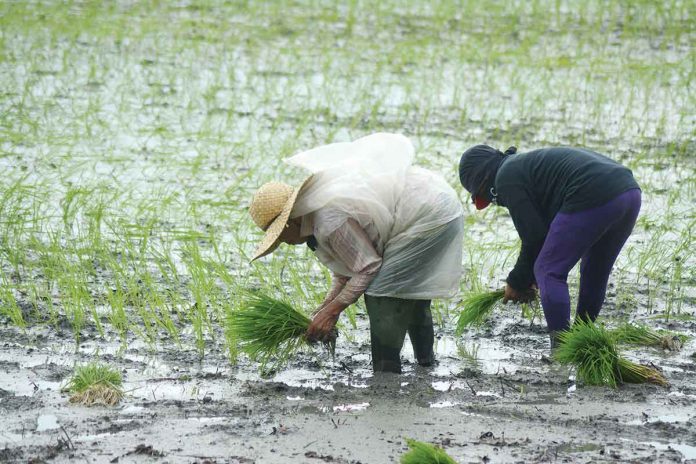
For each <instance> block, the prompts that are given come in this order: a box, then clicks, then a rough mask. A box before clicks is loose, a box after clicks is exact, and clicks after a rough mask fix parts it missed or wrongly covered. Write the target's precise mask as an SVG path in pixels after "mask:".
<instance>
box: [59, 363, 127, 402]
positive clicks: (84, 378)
mask: <svg viewBox="0 0 696 464" xmlns="http://www.w3.org/2000/svg"><path fill="white" fill-rule="evenodd" d="M122 383H123V379H122V378H121V374H120V373H119V372H118V371H117V370H115V369H112V368H111V367H109V366H105V365H102V364H96V363H91V364H87V365H85V366H79V367H77V368H75V373H74V374H73V376H72V378H71V379H70V380H69V381H68V383H67V385H66V386H65V387H64V388H63V391H68V392H70V393H72V395H71V396H70V402H71V403H79V404H83V405H86V406H91V405H93V404H104V405H107V406H113V405H115V404H117V403H118V402H119V401H121V398H123V388H122V387H121V385H122Z"/></svg>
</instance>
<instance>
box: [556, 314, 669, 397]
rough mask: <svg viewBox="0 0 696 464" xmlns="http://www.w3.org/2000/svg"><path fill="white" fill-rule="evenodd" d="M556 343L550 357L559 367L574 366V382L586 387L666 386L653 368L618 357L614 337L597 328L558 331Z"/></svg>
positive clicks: (590, 325) (588, 325)
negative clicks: (651, 384) (556, 345)
mask: <svg viewBox="0 0 696 464" xmlns="http://www.w3.org/2000/svg"><path fill="white" fill-rule="evenodd" d="M559 340H560V343H559V346H558V348H556V350H555V351H554V353H553V356H554V358H555V359H556V360H557V361H558V362H560V363H561V364H570V365H573V366H575V367H576V369H577V376H578V379H579V380H582V381H583V382H585V383H586V384H588V385H609V386H611V387H614V388H615V387H616V386H617V385H618V384H621V383H655V384H658V385H663V386H666V385H667V384H668V383H667V379H665V378H664V376H663V375H662V373H661V372H660V371H658V370H657V369H655V368H654V367H651V366H644V365H641V364H636V363H634V362H631V361H629V360H627V359H625V358H622V357H621V355H620V353H619V350H618V347H617V340H616V337H615V336H614V335H612V333H611V332H609V331H608V330H606V329H605V328H604V327H602V326H600V325H597V324H594V323H592V322H578V323H576V324H574V325H573V327H572V328H571V329H570V330H568V331H565V332H562V333H561V334H560V335H559Z"/></svg>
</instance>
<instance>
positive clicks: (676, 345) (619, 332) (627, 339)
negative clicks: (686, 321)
mask: <svg viewBox="0 0 696 464" xmlns="http://www.w3.org/2000/svg"><path fill="white" fill-rule="evenodd" d="M612 333H613V334H614V337H615V338H616V341H617V342H619V343H623V344H625V345H636V346H652V347H655V348H662V349H665V350H670V351H679V350H680V349H681V347H682V345H684V343H685V342H686V341H687V340H688V337H687V336H686V335H682V334H679V333H676V332H670V331H668V330H654V329H652V328H650V327H648V326H646V325H638V324H630V323H627V324H624V325H622V326H620V327H618V328H616V329H614V330H613V331H612Z"/></svg>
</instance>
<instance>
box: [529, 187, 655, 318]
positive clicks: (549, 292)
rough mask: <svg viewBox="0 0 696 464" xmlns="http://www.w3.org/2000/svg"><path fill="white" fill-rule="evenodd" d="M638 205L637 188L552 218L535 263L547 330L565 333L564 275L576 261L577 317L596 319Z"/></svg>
mask: <svg viewBox="0 0 696 464" xmlns="http://www.w3.org/2000/svg"><path fill="white" fill-rule="evenodd" d="M640 203H641V192H640V189H632V190H628V191H626V192H624V193H622V194H620V195H619V196H617V197H616V198H614V199H613V200H611V201H609V202H608V203H605V204H604V205H602V206H598V207H596V208H591V209H588V210H584V211H577V212H574V213H558V214H556V217H554V219H553V221H552V222H551V226H550V227H549V232H548V234H547V235H546V240H545V241H544V246H543V247H542V248H541V251H540V252H539V256H538V257H537V259H536V261H535V263H534V276H535V277H536V281H537V285H538V287H539V292H540V294H541V305H542V307H543V308H544V316H546V323H547V325H548V328H549V330H551V331H557V330H566V329H568V327H569V325H570V295H569V293H568V282H567V280H568V273H569V272H570V270H571V269H572V268H573V266H575V265H576V264H577V262H578V261H580V260H582V262H581V263H580V294H579V295H578V307H577V312H576V317H579V318H583V319H586V320H587V319H589V320H593V321H594V320H595V318H596V317H597V315H598V314H599V310H600V309H601V308H602V303H604V296H605V294H606V291H607V282H608V281H609V274H610V273H611V269H612V267H613V266H614V262H615V261H616V258H617V256H619V252H620V251H621V248H622V247H623V246H624V243H626V240H627V239H628V236H629V235H631V231H632V230H633V226H634V225H635V223H636V218H637V217H638V212H639V211H640Z"/></svg>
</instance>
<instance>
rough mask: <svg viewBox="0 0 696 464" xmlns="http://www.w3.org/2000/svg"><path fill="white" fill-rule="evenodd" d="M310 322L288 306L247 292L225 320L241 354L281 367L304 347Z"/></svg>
mask: <svg viewBox="0 0 696 464" xmlns="http://www.w3.org/2000/svg"><path fill="white" fill-rule="evenodd" d="M310 323H311V320H310V319H309V318H308V317H307V316H306V315H305V314H304V313H302V312H300V311H298V310H296V309H295V308H293V307H292V306H291V305H290V304H288V303H286V302H284V301H281V300H277V299H275V298H272V297H270V296H268V295H266V294H263V293H258V292H254V293H248V294H247V295H246V297H245V300H244V302H243V303H242V304H241V305H240V307H239V308H238V309H235V310H233V311H232V312H231V313H230V315H229V317H228V320H227V325H228V329H229V330H230V332H231V333H232V334H233V337H234V338H235V339H236V341H237V342H238V343H239V347H240V349H241V350H242V352H244V353H246V354H247V355H248V356H249V357H250V358H251V359H253V360H255V361H258V362H260V363H261V365H262V367H263V368H265V366H266V365H267V364H268V363H269V362H271V361H273V365H274V367H276V368H277V367H279V366H281V365H282V364H284V363H285V362H286V361H287V360H288V359H289V358H290V357H291V356H292V355H293V354H294V353H295V352H297V351H298V350H299V349H300V348H302V347H303V346H305V345H307V343H308V342H307V339H306V338H305V336H304V335H305V332H306V331H307V328H308V327H309V324H310Z"/></svg>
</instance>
